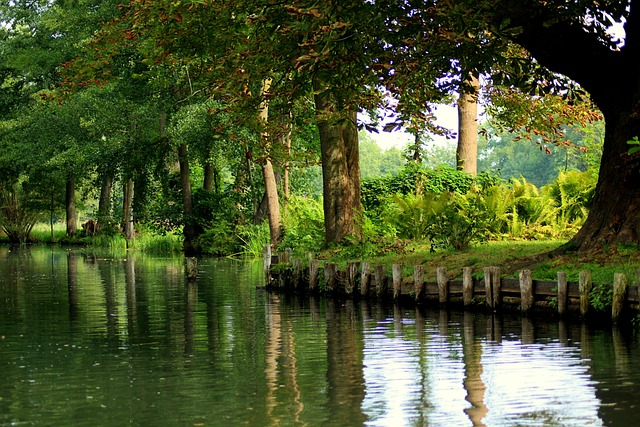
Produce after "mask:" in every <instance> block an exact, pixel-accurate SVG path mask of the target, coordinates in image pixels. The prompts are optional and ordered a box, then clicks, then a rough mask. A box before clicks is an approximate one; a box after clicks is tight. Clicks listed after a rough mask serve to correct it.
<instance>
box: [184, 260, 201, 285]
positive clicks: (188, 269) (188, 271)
mask: <svg viewBox="0 0 640 427" xmlns="http://www.w3.org/2000/svg"><path fill="white" fill-rule="evenodd" d="M184 274H185V276H186V278H187V280H188V281H194V280H196V279H197V278H198V259H197V258H195V257H187V258H185V264H184Z"/></svg>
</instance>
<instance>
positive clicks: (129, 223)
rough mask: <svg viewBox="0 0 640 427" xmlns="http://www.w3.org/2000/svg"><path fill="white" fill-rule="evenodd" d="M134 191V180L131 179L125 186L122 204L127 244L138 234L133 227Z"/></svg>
mask: <svg viewBox="0 0 640 427" xmlns="http://www.w3.org/2000/svg"><path fill="white" fill-rule="evenodd" d="M133 191H134V183H133V178H131V177H129V178H127V180H126V182H125V184H124V197H123V199H124V200H123V202H122V211H123V218H122V220H123V222H124V237H125V239H127V242H129V241H130V240H133V238H134V237H135V234H136V230H135V228H134V226H133Z"/></svg>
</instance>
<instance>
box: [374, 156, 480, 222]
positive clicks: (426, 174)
mask: <svg viewBox="0 0 640 427" xmlns="http://www.w3.org/2000/svg"><path fill="white" fill-rule="evenodd" d="M483 179H484V178H483ZM472 183H473V178H472V177H471V175H469V174H466V173H464V172H460V171H457V170H455V169H453V168H450V167H446V166H442V167H438V168H436V169H430V168H427V167H425V166H422V165H421V164H417V163H415V162H409V163H407V164H406V165H405V167H404V168H403V169H402V170H401V171H400V173H399V174H398V175H396V176H387V177H383V178H376V179H367V180H363V181H362V190H361V197H362V205H363V207H364V208H365V210H368V211H374V210H376V209H379V208H380V207H381V205H382V204H383V200H384V198H385V197H387V196H390V195H394V194H405V195H406V194H422V193H442V192H444V191H447V192H456V193H466V192H467V191H469V189H471V185H472Z"/></svg>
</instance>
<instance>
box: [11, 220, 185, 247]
mask: <svg viewBox="0 0 640 427" xmlns="http://www.w3.org/2000/svg"><path fill="white" fill-rule="evenodd" d="M29 242H30V243H34V244H44V245H51V244H54V245H68V246H88V247H95V248H104V249H109V250H114V251H119V250H127V249H133V250H141V251H144V252H149V253H179V252H181V251H182V235H180V234H175V233H167V234H165V235H158V234H153V233H150V232H145V231H144V230H143V231H141V232H139V233H138V234H137V235H136V238H135V239H133V240H131V241H130V242H128V243H127V240H126V239H125V238H124V236H123V235H121V234H115V235H113V236H95V237H91V236H85V235H84V234H83V233H82V232H78V234H77V235H76V236H74V237H72V238H69V237H67V235H66V230H65V227H64V225H62V224H56V225H55V226H54V228H53V233H51V228H50V227H49V225H48V224H36V226H35V227H34V228H33V230H32V231H31V235H30V236H29ZM0 243H4V244H9V243H10V242H9V239H8V238H7V237H6V236H5V235H4V234H0Z"/></svg>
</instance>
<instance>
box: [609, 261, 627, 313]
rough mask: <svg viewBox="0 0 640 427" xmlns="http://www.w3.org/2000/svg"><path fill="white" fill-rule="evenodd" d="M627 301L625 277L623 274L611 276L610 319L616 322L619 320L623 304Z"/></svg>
mask: <svg viewBox="0 0 640 427" xmlns="http://www.w3.org/2000/svg"><path fill="white" fill-rule="evenodd" d="M626 299H627V276H626V274H624V273H614V275H613V305H612V307H611V319H612V320H613V321H614V322H617V321H618V320H619V319H620V315H621V314H622V310H623V309H624V302H625V300H626Z"/></svg>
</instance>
